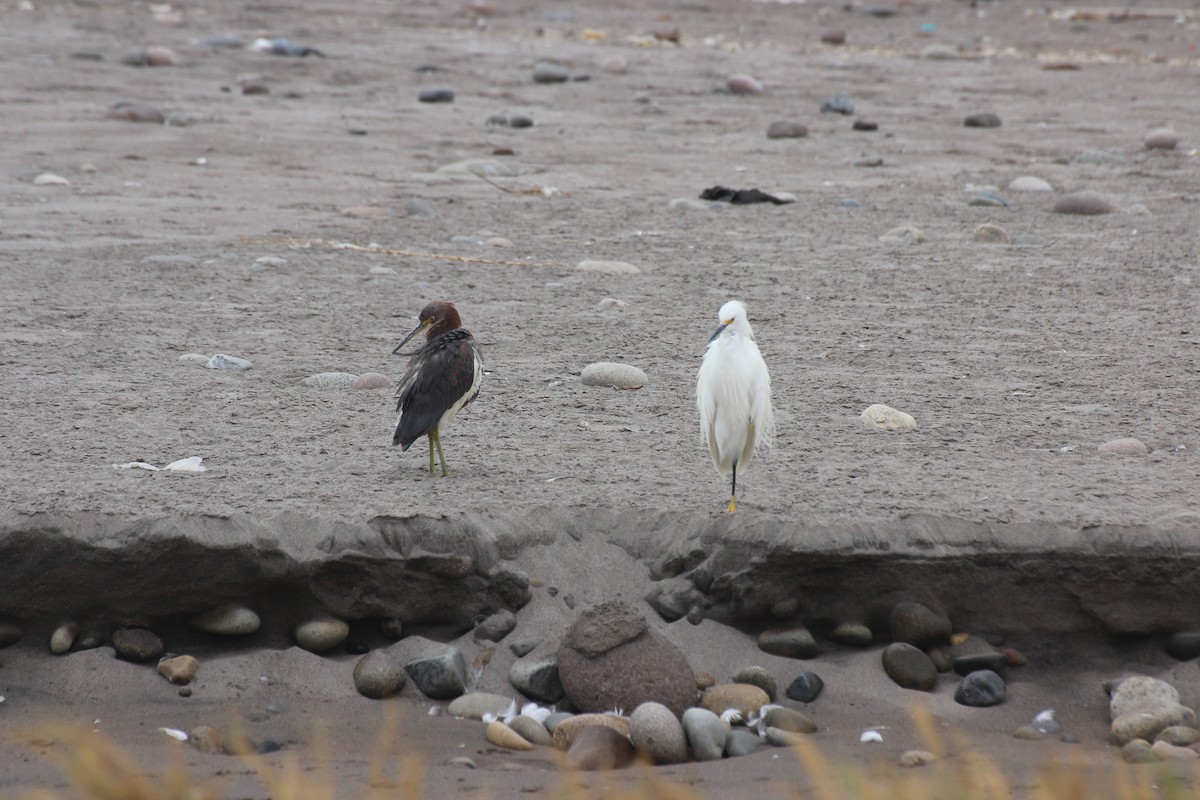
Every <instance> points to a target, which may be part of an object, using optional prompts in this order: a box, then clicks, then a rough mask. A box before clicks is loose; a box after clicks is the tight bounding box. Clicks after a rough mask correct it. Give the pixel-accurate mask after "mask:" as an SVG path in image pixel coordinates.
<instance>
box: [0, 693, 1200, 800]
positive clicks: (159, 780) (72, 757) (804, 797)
mask: <svg viewBox="0 0 1200 800" xmlns="http://www.w3.org/2000/svg"><path fill="white" fill-rule="evenodd" d="M912 718H913V723H914V726H915V728H916V730H917V732H918V733H919V735H920V738H921V741H922V743H923V744H924V746H925V747H926V748H927V749H928V750H929V751H930V752H931V753H933V754H934V755H935V756H936V757H937V758H936V759H935V760H934V761H933V762H932V763H931V764H929V765H927V766H924V767H921V768H916V769H903V768H900V767H897V766H894V765H886V766H884V765H875V766H868V767H864V766H863V765H861V764H858V765H844V764H834V763H832V762H831V761H829V760H828V759H826V758H825V757H824V756H823V755H822V754H821V753H820V751H819V749H818V748H817V747H816V746H815V745H813V744H810V743H808V742H805V741H801V742H800V743H798V744H796V745H795V746H794V747H793V748H792V750H793V752H794V755H795V757H796V759H797V761H798V762H799V764H800V766H801V768H802V770H803V775H804V778H805V781H804V785H791V786H775V787H771V788H770V789H768V790H766V791H765V792H763V793H761V794H760V796H770V797H782V798H797V800H1010V798H1013V797H1014V796H1015V795H1014V790H1013V786H1012V785H1011V784H1010V783H1009V781H1008V780H1007V779H1006V778H1005V776H1004V774H1003V773H1002V771H1001V770H1000V769H999V767H998V766H997V765H996V764H995V763H994V762H992V761H990V760H989V759H988V758H986V757H985V756H984V755H983V754H981V753H979V752H978V751H976V750H974V749H972V748H971V747H970V746H969V744H968V743H967V742H965V741H955V742H953V743H951V744H952V747H951V746H948V743H947V742H946V741H945V740H944V739H943V738H942V736H941V735H939V733H938V731H937V727H936V723H935V721H934V720H933V718H932V716H931V715H930V714H929V713H928V712H927V711H925V710H923V709H914V710H913V712H912ZM399 723H400V720H399V718H398V716H397V715H395V714H392V715H389V716H388V718H387V719H385V722H384V724H383V725H382V727H381V731H380V735H379V736H378V738H377V740H376V745H375V749H374V752H373V753H372V755H371V758H370V761H369V766H368V772H367V781H366V785H365V786H362V787H357V788H356V789H355V790H353V791H350V792H346V791H343V792H342V793H341V794H339V792H338V791H337V790H336V789H335V785H334V780H333V775H332V771H331V770H330V769H329V767H328V765H329V763H330V747H329V741H328V736H326V735H325V734H324V733H323V732H322V731H320V730H318V731H317V732H316V734H315V736H314V738H315V741H314V743H313V747H312V753H311V756H310V757H309V760H308V762H307V763H305V762H303V761H302V760H301V758H300V756H299V754H297V753H288V754H285V755H284V756H283V757H282V758H281V759H278V762H279V763H272V762H271V761H268V760H267V759H265V758H263V757H262V756H258V755H245V756H240V758H241V759H242V761H243V762H244V763H245V764H246V765H248V766H249V767H250V768H251V769H253V770H254V772H255V773H256V774H257V776H258V779H259V780H260V782H261V783H262V786H263V788H264V789H265V791H266V794H268V795H269V796H270V797H271V798H273V800H335V798H338V797H346V796H351V797H359V798H364V799H365V800H420V799H421V798H425V797H432V796H433V795H434V794H435V793H434V792H427V791H426V785H425V776H424V768H423V765H422V763H421V762H420V760H419V759H417V758H414V757H407V758H403V759H399V760H397V759H395V758H394V752H395V744H396V734H397V732H398V730H399ZM233 735H235V736H236V735H237V732H236V726H235V729H234V734H233ZM21 738H23V739H24V740H25V741H27V742H29V743H30V744H32V745H35V746H38V747H39V748H43V749H48V751H49V753H50V755H49V757H50V758H52V759H53V760H54V761H55V762H56V764H57V766H58V767H59V768H60V769H61V770H62V772H63V775H64V777H66V779H67V780H68V781H69V783H70V790H69V792H68V793H66V794H61V793H58V792H55V791H51V790H49V789H44V788H40V789H32V790H29V791H27V792H25V793H24V794H22V795H20V796H19V798H20V800H217V799H218V798H221V797H223V796H224V795H223V793H222V787H221V785H220V784H219V783H210V784H207V785H201V784H197V783H195V782H194V781H193V780H192V779H191V777H190V776H189V774H188V772H187V769H186V767H185V766H184V763H183V757H182V750H181V749H179V748H170V749H171V750H172V751H173V754H172V756H171V758H170V760H169V761H168V763H167V764H166V766H165V767H164V768H163V769H161V770H160V771H159V772H158V774H156V775H145V774H143V773H142V771H141V770H140V769H139V768H138V766H137V764H136V763H135V762H134V760H133V759H132V758H131V757H130V756H129V755H128V754H127V753H126V752H124V751H123V750H122V749H121V748H120V747H118V746H117V745H116V744H115V743H114V742H113V741H112V740H110V739H108V738H107V737H105V736H103V735H100V734H97V733H95V732H93V731H90V730H86V729H80V728H75V727H68V726H53V727H48V728H43V729H39V730H38V731H37V732H35V733H32V734H26V735H25V736H23V737H21ZM950 752H953V754H954V755H953V756H948V754H949V753H950ZM1153 774H1154V780H1153V781H1152V782H1148V781H1147V780H1146V779H1145V776H1146V772H1145V771H1144V768H1143V769H1142V771H1139V770H1137V769H1136V768H1134V767H1131V766H1129V765H1125V764H1117V765H1115V766H1113V767H1112V768H1110V769H1104V770H1097V769H1095V768H1091V769H1089V768H1088V767H1086V766H1085V765H1083V764H1082V763H1070V764H1053V765H1049V766H1047V767H1046V768H1045V769H1044V770H1042V771H1041V772H1040V773H1039V774H1038V776H1037V778H1036V781H1035V785H1034V787H1033V788H1032V789H1031V790H1027V791H1026V792H1025V794H1028V796H1029V797H1030V798H1031V800H1187V799H1190V800H1200V791H1197V789H1195V788H1193V787H1188V786H1186V785H1185V784H1184V782H1182V781H1180V780H1179V779H1178V778H1177V777H1176V776H1175V774H1174V773H1173V771H1172V770H1171V769H1169V768H1168V767H1167V766H1166V765H1162V766H1161V767H1160V768H1158V769H1156V770H1155V771H1154V773H1153ZM627 784H628V788H624V789H620V790H617V791H615V792H614V791H613V790H612V789H611V788H604V789H596V788H593V789H589V788H588V787H587V785H586V783H585V781H584V776H583V775H580V774H572V773H571V772H569V771H565V770H564V771H562V772H561V774H560V778H559V784H558V785H557V786H556V787H554V788H553V789H551V790H549V791H548V792H546V793H545V794H544V795H543V796H546V797H552V798H556V800H557V799H558V798H562V800H600V798H604V800H702V798H704V795H702V794H700V793H697V792H695V791H694V790H692V789H689V788H686V787H683V786H680V785H678V784H675V783H671V782H668V781H667V780H665V779H664V778H663V777H662V776H661V775H660V774H659V773H658V772H657V771H656V770H654V769H652V768H650V767H648V766H646V765H641V766H638V767H634V768H633V773H632V774H631V776H630V780H629V781H627ZM342 788H343V790H344V789H345V787H342Z"/></svg>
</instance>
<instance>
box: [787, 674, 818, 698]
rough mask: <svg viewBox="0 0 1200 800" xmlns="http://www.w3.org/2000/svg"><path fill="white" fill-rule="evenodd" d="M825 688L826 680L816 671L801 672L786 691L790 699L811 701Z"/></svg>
mask: <svg viewBox="0 0 1200 800" xmlns="http://www.w3.org/2000/svg"><path fill="white" fill-rule="evenodd" d="M824 688H825V681H823V680H821V678H820V676H819V675H817V674H816V673H815V672H801V673H800V674H799V675H797V676H796V678H795V679H794V680H793V681H792V682H791V683H790V684H788V687H787V690H786V691H785V692H784V693H785V694H786V695H787V696H788V698H789V699H791V700H795V701H796V702H798V703H811V702H812V701H813V700H816V699H817V695H819V694H820V693H821V690H822V689H824Z"/></svg>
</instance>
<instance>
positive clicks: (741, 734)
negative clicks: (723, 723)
mask: <svg viewBox="0 0 1200 800" xmlns="http://www.w3.org/2000/svg"><path fill="white" fill-rule="evenodd" d="M760 747H762V739H760V738H758V734H754V733H751V732H750V731H747V730H742V729H740V728H734V729H733V730H731V731H730V732H729V734H728V735H727V736H726V737H725V755H727V756H729V757H730V758H737V757H738V756H747V755H750V754H751V753H753V752H754V751H755V750H757V749H758V748H760Z"/></svg>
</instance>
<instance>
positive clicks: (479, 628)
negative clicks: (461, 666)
mask: <svg viewBox="0 0 1200 800" xmlns="http://www.w3.org/2000/svg"><path fill="white" fill-rule="evenodd" d="M516 627H517V616H516V615H515V614H513V613H512V612H511V611H509V610H508V609H501V610H500V611H497V612H496V613H494V614H492V615H491V616H489V617H486V618H485V619H484V620H483V621H482V622H480V623H479V624H478V625H476V626H475V630H474V631H472V632H471V638H473V639H474V640H475V641H477V642H498V641H500V640H501V639H503V638H504V637H505V636H508V635H509V634H510V633H512V631H513V628H516Z"/></svg>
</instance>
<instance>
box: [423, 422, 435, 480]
mask: <svg viewBox="0 0 1200 800" xmlns="http://www.w3.org/2000/svg"><path fill="white" fill-rule="evenodd" d="M425 438H426V439H428V440H429V474H430V475H432V474H433V450H434V445H433V443H434V442H436V441H437V428H434V429H433V430H431V431H430V432H429V433H427V434H425Z"/></svg>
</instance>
